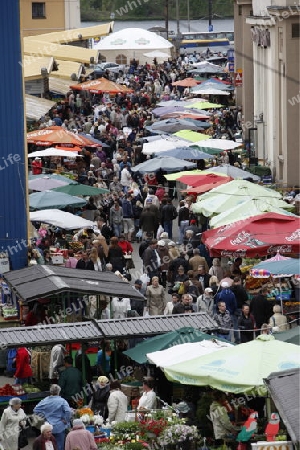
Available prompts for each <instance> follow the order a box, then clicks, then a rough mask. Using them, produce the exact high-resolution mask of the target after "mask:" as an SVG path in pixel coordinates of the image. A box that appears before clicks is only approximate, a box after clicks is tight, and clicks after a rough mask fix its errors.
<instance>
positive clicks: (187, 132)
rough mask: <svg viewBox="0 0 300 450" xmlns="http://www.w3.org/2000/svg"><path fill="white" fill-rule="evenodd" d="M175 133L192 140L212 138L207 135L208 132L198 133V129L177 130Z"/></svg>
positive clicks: (181, 137)
mask: <svg viewBox="0 0 300 450" xmlns="http://www.w3.org/2000/svg"><path fill="white" fill-rule="evenodd" d="M174 135H175V136H177V137H179V138H180V139H185V140H187V141H190V142H199V141H205V140H207V139H210V136H207V135H206V134H202V133H197V132H196V131H192V130H180V131H176V133H174Z"/></svg>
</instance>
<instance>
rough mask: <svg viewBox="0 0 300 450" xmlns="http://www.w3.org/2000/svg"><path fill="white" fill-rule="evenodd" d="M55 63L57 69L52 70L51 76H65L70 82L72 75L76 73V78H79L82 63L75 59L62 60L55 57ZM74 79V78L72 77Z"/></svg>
mask: <svg viewBox="0 0 300 450" xmlns="http://www.w3.org/2000/svg"><path fill="white" fill-rule="evenodd" d="M56 63H57V66H58V69H57V70H55V71H54V72H52V76H53V77H57V78H66V79H67V80H69V84H70V82H72V78H71V77H72V75H73V74H74V75H76V78H77V79H79V78H80V77H81V75H82V71H83V67H84V66H83V64H81V63H79V62H75V61H63V60H62V59H56ZM74 79H75V78H74Z"/></svg>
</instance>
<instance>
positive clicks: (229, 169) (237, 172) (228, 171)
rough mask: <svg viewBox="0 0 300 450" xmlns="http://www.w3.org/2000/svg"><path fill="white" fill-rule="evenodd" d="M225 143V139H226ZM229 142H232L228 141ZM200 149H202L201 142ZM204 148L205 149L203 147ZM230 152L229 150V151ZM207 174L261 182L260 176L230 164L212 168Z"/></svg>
mask: <svg viewBox="0 0 300 450" xmlns="http://www.w3.org/2000/svg"><path fill="white" fill-rule="evenodd" d="M224 141H225V139H224ZM227 142H231V141H226V145H227ZM199 147H202V145H201V142H199ZM202 148H203V147H202ZM203 150H205V151H207V153H210V152H209V149H206V148H203ZM227 150H229V149H227ZM205 172H207V173H224V174H225V175H228V176H229V177H231V178H239V179H241V180H247V179H248V180H249V179H252V180H253V181H260V177H259V176H258V175H253V174H252V173H250V172H248V171H247V170H242V169H240V168H239V167H235V166H231V165H230V164H223V165H221V166H218V167H212V168H211V169H206V171H205Z"/></svg>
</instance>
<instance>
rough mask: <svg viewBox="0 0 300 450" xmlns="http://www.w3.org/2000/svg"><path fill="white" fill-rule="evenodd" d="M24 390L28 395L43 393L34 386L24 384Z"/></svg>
mask: <svg viewBox="0 0 300 450" xmlns="http://www.w3.org/2000/svg"><path fill="white" fill-rule="evenodd" d="M23 389H24V391H25V392H26V393H27V394H32V393H33V392H41V391H40V389H39V388H37V387H35V386H33V384H23Z"/></svg>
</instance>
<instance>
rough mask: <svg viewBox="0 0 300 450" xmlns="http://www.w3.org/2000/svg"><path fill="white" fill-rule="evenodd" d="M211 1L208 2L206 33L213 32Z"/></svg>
mask: <svg viewBox="0 0 300 450" xmlns="http://www.w3.org/2000/svg"><path fill="white" fill-rule="evenodd" d="M212 2H213V0H208V31H213V25H212V17H213V4H212Z"/></svg>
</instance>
